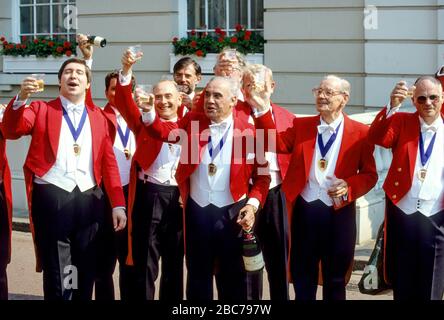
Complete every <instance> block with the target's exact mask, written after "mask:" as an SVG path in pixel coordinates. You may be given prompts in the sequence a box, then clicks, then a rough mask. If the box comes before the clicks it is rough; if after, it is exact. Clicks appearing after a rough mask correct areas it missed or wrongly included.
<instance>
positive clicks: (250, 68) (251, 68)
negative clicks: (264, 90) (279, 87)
mask: <svg viewBox="0 0 444 320" xmlns="http://www.w3.org/2000/svg"><path fill="white" fill-rule="evenodd" d="M261 70H265V71H266V72H267V76H269V77H270V78H269V79H270V80H271V81H273V71H271V69H270V68H268V67H267V66H265V65H263V64H259V63H254V64H248V65H247V66H246V67H245V69H244V73H246V74H251V75H254V74H256V73H259V72H260V71H261Z"/></svg>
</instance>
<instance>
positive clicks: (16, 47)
mask: <svg viewBox="0 0 444 320" xmlns="http://www.w3.org/2000/svg"><path fill="white" fill-rule="evenodd" d="M0 41H1V44H2V46H3V48H2V49H1V50H0V54H2V55H5V56H13V57H18V56H22V57H25V56H29V55H35V56H37V57H39V58H46V57H49V56H53V57H61V56H64V55H66V56H67V57H70V56H72V55H73V54H75V50H76V45H77V44H76V43H75V42H70V41H65V40H57V39H51V38H36V39H28V38H27V37H25V36H23V37H22V41H21V43H14V42H8V41H6V39H5V37H3V36H2V37H0Z"/></svg>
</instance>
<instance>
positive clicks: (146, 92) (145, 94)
mask: <svg viewBox="0 0 444 320" xmlns="http://www.w3.org/2000/svg"><path fill="white" fill-rule="evenodd" d="M152 91H153V85H151V84H138V85H136V92H137V94H138V97H139V100H140V101H141V102H142V103H149V102H150V93H151V92H152Z"/></svg>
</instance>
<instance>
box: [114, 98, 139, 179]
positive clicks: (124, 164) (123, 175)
mask: <svg viewBox="0 0 444 320" xmlns="http://www.w3.org/2000/svg"><path fill="white" fill-rule="evenodd" d="M111 108H112V109H113V111H114V113H115V114H116V119H117V124H118V125H119V126H120V129H121V130H122V133H123V134H124V135H125V132H126V128H127V127H128V126H127V123H126V121H125V120H124V119H123V117H122V115H121V114H120V112H119V110H117V109H116V108H115V107H113V106H111ZM125 149H127V150H128V151H129V153H130V158H129V159H127V158H126V156H125ZM113 150H114V155H115V156H116V161H117V165H118V167H119V173H120V180H121V181H122V186H126V185H127V184H128V183H129V180H130V169H131V160H132V158H133V155H134V153H135V152H136V139H135V137H134V134H133V133H132V132H131V131H130V132H129V138H128V143H127V145H126V147H124V146H123V142H122V139H121V138H120V135H119V132H118V130H116V137H115V139H114V145H113Z"/></svg>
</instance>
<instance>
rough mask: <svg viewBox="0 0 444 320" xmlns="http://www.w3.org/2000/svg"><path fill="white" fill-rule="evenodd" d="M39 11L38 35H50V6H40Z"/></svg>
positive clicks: (37, 8)
mask: <svg viewBox="0 0 444 320" xmlns="http://www.w3.org/2000/svg"><path fill="white" fill-rule="evenodd" d="M36 10H37V18H38V19H37V33H50V31H51V30H50V29H49V26H50V22H51V19H50V16H49V6H38V7H36Z"/></svg>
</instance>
